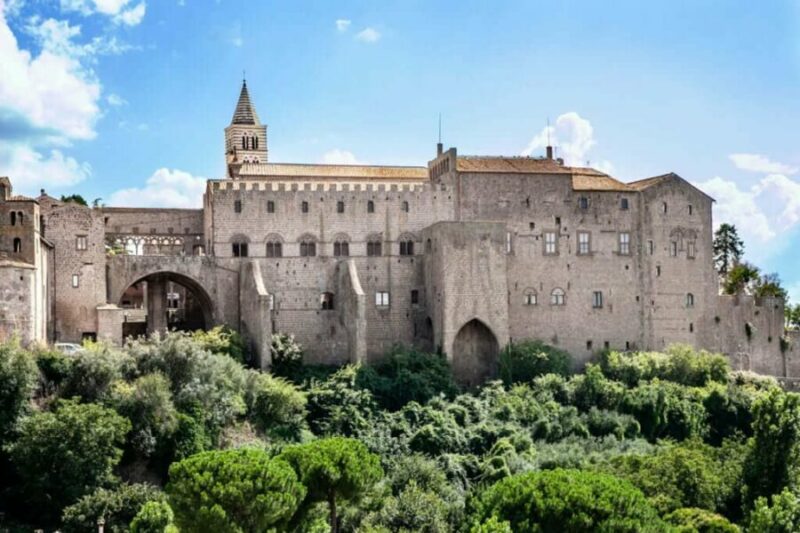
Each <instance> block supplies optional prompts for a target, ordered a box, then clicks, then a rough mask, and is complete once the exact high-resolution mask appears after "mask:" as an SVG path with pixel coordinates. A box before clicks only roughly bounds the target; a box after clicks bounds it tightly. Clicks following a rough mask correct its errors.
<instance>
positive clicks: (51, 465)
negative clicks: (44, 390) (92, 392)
mask: <svg viewBox="0 0 800 533" xmlns="http://www.w3.org/2000/svg"><path fill="white" fill-rule="evenodd" d="M130 429H131V424H130V422H129V421H128V420H126V419H125V418H123V417H121V416H119V415H118V414H117V413H115V412H114V411H112V410H111V409H107V408H105V407H101V406H99V405H96V404H79V403H76V402H74V401H62V402H61V403H60V404H59V405H58V406H57V407H56V410H55V411H54V412H45V413H37V414H35V415H32V416H29V417H27V418H25V419H23V420H22V421H21V422H20V434H19V438H18V439H17V440H16V441H15V442H14V443H13V444H11V445H9V446H8V447H7V448H6V449H7V450H8V453H9V455H10V456H11V461H12V463H13V464H14V466H15V467H16V469H17V471H18V472H19V474H20V476H21V478H22V480H23V482H22V486H21V487H20V489H21V491H22V493H23V494H24V496H25V497H26V498H27V500H28V502H29V504H30V506H31V508H33V509H36V510H37V513H41V515H42V516H43V517H44V518H45V519H52V518H54V517H58V516H59V515H60V513H61V509H63V508H64V507H65V506H67V505H69V504H71V503H73V502H75V501H77V500H78V499H79V498H80V497H82V496H84V495H85V494H88V493H90V492H92V491H93V490H94V489H96V488H99V487H102V486H104V485H109V484H111V483H113V482H115V481H116V477H115V476H114V472H113V469H114V467H115V466H116V465H117V463H119V460H120V458H121V457H122V449H121V446H122V445H123V444H124V443H125V435H127V433H128V432H129V431H130Z"/></svg>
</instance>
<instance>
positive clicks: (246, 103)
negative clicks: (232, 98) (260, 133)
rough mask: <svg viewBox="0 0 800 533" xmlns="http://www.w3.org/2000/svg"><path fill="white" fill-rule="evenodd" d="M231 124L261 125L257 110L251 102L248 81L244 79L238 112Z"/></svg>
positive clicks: (237, 106)
mask: <svg viewBox="0 0 800 533" xmlns="http://www.w3.org/2000/svg"><path fill="white" fill-rule="evenodd" d="M231 124H252V125H256V126H257V125H261V122H260V121H259V120H258V115H257V114H256V110H255V108H254V107H253V104H252V103H251V102H250V93H248V92H247V81H246V80H244V79H243V80H242V92H241V93H239V102H238V103H237V104H236V110H235V111H234V112H233V119H232V120H231Z"/></svg>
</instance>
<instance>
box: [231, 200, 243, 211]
mask: <svg viewBox="0 0 800 533" xmlns="http://www.w3.org/2000/svg"><path fill="white" fill-rule="evenodd" d="M233 211H234V212H235V213H241V212H242V201H241V200H236V201H235V202H233Z"/></svg>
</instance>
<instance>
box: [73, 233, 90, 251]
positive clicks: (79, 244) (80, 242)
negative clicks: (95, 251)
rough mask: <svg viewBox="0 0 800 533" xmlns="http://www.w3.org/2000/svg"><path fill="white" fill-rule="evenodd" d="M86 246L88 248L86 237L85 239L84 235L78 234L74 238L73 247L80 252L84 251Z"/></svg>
mask: <svg viewBox="0 0 800 533" xmlns="http://www.w3.org/2000/svg"><path fill="white" fill-rule="evenodd" d="M88 248H89V245H88V242H87V239H86V235H78V236H77V237H76V238H75V249H76V250H78V251H80V252H84V251H86V250H87V249H88Z"/></svg>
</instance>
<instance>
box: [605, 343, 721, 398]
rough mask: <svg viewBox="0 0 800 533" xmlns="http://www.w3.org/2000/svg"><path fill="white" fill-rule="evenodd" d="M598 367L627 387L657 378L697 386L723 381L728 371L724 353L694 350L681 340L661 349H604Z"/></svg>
mask: <svg viewBox="0 0 800 533" xmlns="http://www.w3.org/2000/svg"><path fill="white" fill-rule="evenodd" d="M600 367H601V368H602V369H603V373H604V374H605V375H606V376H607V377H609V378H611V379H613V380H617V381H622V382H623V383H625V384H626V385H627V386H628V387H634V386H636V385H637V384H638V383H639V382H640V381H650V380H652V379H656V378H658V379H661V380H667V381H674V382H675V383H680V384H681V385H686V386H697V387H700V386H703V385H706V384H707V383H710V382H717V383H726V382H727V380H728V373H729V371H730V366H729V365H728V361H727V359H725V357H724V356H722V355H719V354H712V353H709V352H706V351H705V350H700V351H695V350H694V349H693V348H692V347H691V346H687V345H683V344H674V345H672V346H670V347H668V348H667V350H666V351H665V352H663V353H662V352H615V351H606V352H604V353H603V354H602V355H601V357H600Z"/></svg>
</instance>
